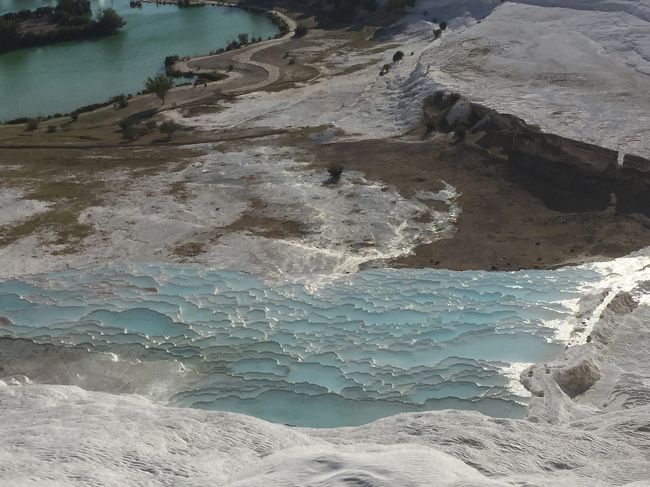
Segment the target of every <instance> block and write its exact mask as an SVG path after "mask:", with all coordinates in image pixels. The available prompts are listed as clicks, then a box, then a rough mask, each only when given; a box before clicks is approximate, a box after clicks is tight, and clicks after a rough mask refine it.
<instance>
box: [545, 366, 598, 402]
mask: <svg viewBox="0 0 650 487" xmlns="http://www.w3.org/2000/svg"><path fill="white" fill-rule="evenodd" d="M553 378H554V379H555V382H557V384H558V385H559V386H560V389H562V391H563V392H564V393H565V394H566V395H568V396H569V397H570V398H574V397H576V396H577V395H579V394H582V393H583V392H585V391H587V390H589V388H590V387H591V386H593V385H594V384H595V383H596V381H597V380H598V379H600V371H599V370H598V367H596V364H594V361H593V360H592V359H591V358H583V359H579V360H577V361H574V362H572V363H570V364H568V365H565V366H564V367H560V368H557V369H555V370H554V371H553Z"/></svg>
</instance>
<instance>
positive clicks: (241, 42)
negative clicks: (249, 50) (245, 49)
mask: <svg viewBox="0 0 650 487" xmlns="http://www.w3.org/2000/svg"><path fill="white" fill-rule="evenodd" d="M237 38H238V39H239V45H240V46H245V45H246V44H248V34H247V33H245V32H242V33H240V34H238V35H237Z"/></svg>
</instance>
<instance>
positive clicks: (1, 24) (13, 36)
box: [0, 17, 19, 46]
mask: <svg viewBox="0 0 650 487" xmlns="http://www.w3.org/2000/svg"><path fill="white" fill-rule="evenodd" d="M18 31H19V27H18V22H14V21H13V20H5V19H3V18H2V17H0V45H2V46H11V45H13V43H14V42H16V40H17V39H18Z"/></svg>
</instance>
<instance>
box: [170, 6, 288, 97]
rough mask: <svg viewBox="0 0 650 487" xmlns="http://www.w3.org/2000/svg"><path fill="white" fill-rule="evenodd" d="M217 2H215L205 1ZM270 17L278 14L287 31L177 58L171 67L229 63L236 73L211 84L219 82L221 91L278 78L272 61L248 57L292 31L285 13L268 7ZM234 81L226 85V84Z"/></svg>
mask: <svg viewBox="0 0 650 487" xmlns="http://www.w3.org/2000/svg"><path fill="white" fill-rule="evenodd" d="M208 3H214V4H218V2H208ZM269 13H270V14H271V15H273V16H274V17H277V18H279V19H280V20H281V21H282V22H284V23H285V25H286V26H287V29H288V32H287V33H286V34H285V35H283V36H282V37H279V38H277V39H269V40H267V41H262V42H259V43H256V44H251V45H249V46H246V47H243V48H241V49H238V50H235V51H227V52H223V53H220V54H212V55H208V56H199V57H194V58H191V59H189V60H187V61H179V62H177V63H176V64H175V65H174V68H175V69H177V70H179V71H193V72H195V73H201V72H213V71H215V70H218V71H227V70H228V67H229V66H232V67H233V71H235V72H236V73H237V74H238V75H239V76H229V77H228V78H227V79H225V80H223V81H219V82H216V83H213V85H214V84H220V85H221V86H222V87H224V89H223V90H222V93H225V94H236V93H242V92H250V91H255V90H259V89H261V88H264V87H265V86H268V85H270V84H273V83H275V82H276V81H278V80H279V79H280V68H279V67H278V66H276V65H274V64H269V63H265V62H261V61H254V60H253V59H252V57H253V56H254V55H255V54H256V53H258V52H260V51H262V50H264V49H268V48H269V47H273V46H277V45H278V44H283V43H285V42H287V41H288V40H289V39H291V38H292V37H293V36H294V35H295V31H296V22H295V21H294V20H292V19H290V18H289V17H287V16H286V15H284V14H282V13H280V12H278V11H276V10H272V11H271V12H269ZM231 84H232V85H234V86H233V87H228V85H231Z"/></svg>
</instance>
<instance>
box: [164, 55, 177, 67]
mask: <svg viewBox="0 0 650 487" xmlns="http://www.w3.org/2000/svg"><path fill="white" fill-rule="evenodd" d="M179 59H180V57H179V56H178V55H177V54H174V55H173V56H167V57H166V58H165V67H170V66H173V65H174V64H176V62H177V61H178V60H179Z"/></svg>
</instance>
